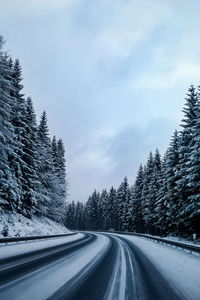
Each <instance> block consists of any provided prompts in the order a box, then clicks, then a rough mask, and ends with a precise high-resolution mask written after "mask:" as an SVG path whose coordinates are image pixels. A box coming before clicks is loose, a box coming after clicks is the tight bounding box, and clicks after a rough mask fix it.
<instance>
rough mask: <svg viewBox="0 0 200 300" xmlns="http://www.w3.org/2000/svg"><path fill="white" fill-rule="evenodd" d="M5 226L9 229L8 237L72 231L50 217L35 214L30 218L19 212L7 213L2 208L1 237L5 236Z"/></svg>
mask: <svg viewBox="0 0 200 300" xmlns="http://www.w3.org/2000/svg"><path fill="white" fill-rule="evenodd" d="M5 226H6V227H7V230H8V235H7V236H8V237H14V236H31V235H53V234H64V233H68V232H70V231H69V230H68V229H67V228H66V227H65V226H64V225H61V224H59V223H56V222H54V221H52V220H50V219H48V218H44V217H40V218H39V217H36V216H33V217H32V219H28V218H25V217H24V216H22V215H20V214H17V213H5V212H3V211H2V210H0V237H3V230H4V228H5Z"/></svg>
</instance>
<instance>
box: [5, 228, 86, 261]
mask: <svg viewBox="0 0 200 300" xmlns="http://www.w3.org/2000/svg"><path fill="white" fill-rule="evenodd" d="M83 236H84V234H82V233H77V234H74V235H69V236H65V237H60V238H53V239H47V240H46V239H45V240H35V241H31V242H28V243H26V242H22V243H21V242H20V243H18V244H16V243H15V244H8V245H4V244H2V245H1V246H0V258H1V259H3V258H6V257H11V256H15V255H20V254H25V253H28V252H32V251H35V250H40V249H46V248H49V247H52V246H56V245H61V244H64V243H68V242H72V241H76V240H79V239H80V238H82V237H83Z"/></svg>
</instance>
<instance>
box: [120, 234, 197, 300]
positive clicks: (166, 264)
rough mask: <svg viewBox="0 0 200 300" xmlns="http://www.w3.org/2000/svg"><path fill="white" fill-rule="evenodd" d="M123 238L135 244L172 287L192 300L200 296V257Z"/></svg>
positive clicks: (145, 241)
mask: <svg viewBox="0 0 200 300" xmlns="http://www.w3.org/2000/svg"><path fill="white" fill-rule="evenodd" d="M123 237H124V238H125V239H127V240H129V241H131V242H133V243H134V244H135V245H136V246H137V247H138V248H139V249H140V250H141V251H142V252H143V253H144V254H145V255H146V256H147V257H148V258H149V259H150V261H151V262H152V263H153V264H154V265H155V266H156V268H157V269H158V270H159V271H160V272H161V273H162V274H163V276H164V277H165V278H167V281H168V282H169V283H170V284H171V286H172V287H175V288H176V289H177V290H180V291H181V292H183V293H184V294H185V296H186V297H187V298H188V299H190V300H198V299H199V295H200V257H199V255H198V254H197V255H196V254H195V255H191V254H189V253H187V252H186V251H185V250H184V251H183V250H179V249H175V248H172V247H171V246H165V245H162V244H157V243H155V242H153V241H149V240H146V239H145V238H142V237H136V236H134V237H133V236H126V235H123Z"/></svg>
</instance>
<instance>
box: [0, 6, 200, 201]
mask: <svg viewBox="0 0 200 300" xmlns="http://www.w3.org/2000/svg"><path fill="white" fill-rule="evenodd" d="M199 11H200V1H198V0H190V1H186V0H182V1H181V0H165V1H164V0H162V1H156V0H95V1H94V0H28V1H27V0H6V1H3V0H0V34H1V35H3V36H4V39H5V40H6V46H5V48H6V49H7V50H8V51H9V53H10V54H11V55H12V56H13V57H15V58H18V59H19V60H20V63H21V65H22V68H23V78H24V79H23V84H24V92H25V94H26V95H27V96H31V97H32V99H33V101H34V104H35V109H36V112H37V114H38V115H39V116H40V115H41V113H42V111H43V110H46V112H47V115H48V122H49V128H50V132H51V135H53V134H55V135H56V136H57V137H58V138H62V139H63V141H64V143H65V147H66V160H67V173H68V180H69V194H70V195H69V197H68V199H69V201H71V200H75V201H86V200H87V198H88V196H89V194H91V193H92V192H93V190H94V189H97V190H102V189H103V188H107V189H109V188H110V187H111V186H112V185H113V186H115V187H118V185H119V184H120V182H121V181H122V180H123V178H124V176H128V178H129V183H130V184H133V182H134V178H135V175H136V173H137V170H138V167H139V164H140V163H143V164H144V163H145V162H146V160H147V157H148V154H149V152H150V151H153V152H154V151H155V149H156V148H158V149H159V150H160V152H161V153H162V154H164V152H165V150H166V148H167V146H168V144H169V141H170V137H171V135H172V134H173V131H174V130H175V129H178V128H179V127H178V126H179V124H180V122H181V120H182V117H183V116H182V112H181V110H182V108H183V105H184V102H185V100H184V98H185V95H186V93H187V90H188V88H189V86H190V85H191V84H194V85H198V84H199V80H200V55H199V53H200V39H199V28H200V18H199Z"/></svg>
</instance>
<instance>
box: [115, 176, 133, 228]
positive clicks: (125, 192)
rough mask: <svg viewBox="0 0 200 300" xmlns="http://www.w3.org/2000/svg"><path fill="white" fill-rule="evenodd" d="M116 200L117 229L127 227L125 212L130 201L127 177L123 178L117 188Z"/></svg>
mask: <svg viewBox="0 0 200 300" xmlns="http://www.w3.org/2000/svg"><path fill="white" fill-rule="evenodd" d="M117 202H118V221H119V224H118V230H119V231H121V230H126V229H128V220H127V213H128V207H129V202H130V190H129V185H128V179H127V177H125V178H124V180H123V182H122V183H121V184H120V186H119V188H118V190H117Z"/></svg>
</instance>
